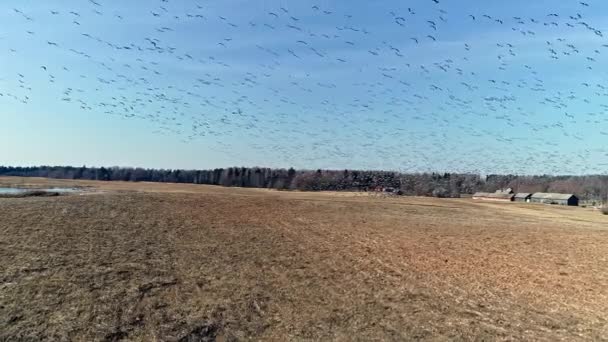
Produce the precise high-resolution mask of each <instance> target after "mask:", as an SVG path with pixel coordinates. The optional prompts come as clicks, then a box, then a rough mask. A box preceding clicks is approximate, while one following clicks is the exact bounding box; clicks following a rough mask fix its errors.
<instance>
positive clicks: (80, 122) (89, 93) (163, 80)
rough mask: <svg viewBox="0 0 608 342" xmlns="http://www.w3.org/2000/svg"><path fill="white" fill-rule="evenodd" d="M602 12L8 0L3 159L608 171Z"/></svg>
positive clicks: (2, 10)
mask: <svg viewBox="0 0 608 342" xmlns="http://www.w3.org/2000/svg"><path fill="white" fill-rule="evenodd" d="M588 5H589V6H584V5H581V4H580V3H579V1H570V0H569V1H560V2H559V3H558V2H556V1H535V2H530V1H511V2H508V3H507V2H498V1H490V2H489V1H483V2H482V1H472V0H469V1H458V2H456V1H449V2H448V1H446V0H443V1H440V3H439V4H436V3H434V2H433V1H431V0H428V1H427V0H424V1H423V0H419V1H412V2H408V3H407V4H405V3H403V2H398V1H374V2H370V1H316V2H312V1H264V2H251V1H219V0H209V1H204V0H201V1H177V0H167V1H163V0H158V1H129V2H126V1H115V0H95V1H78V2H75V1H54V2H53V3H52V4H51V3H50V2H42V1H5V2H3V4H2V5H1V7H0V20H1V22H2V23H3V25H2V27H1V28H0V46H1V48H2V49H3V50H2V51H3V52H2V53H1V54H0V95H1V96H0V108H1V112H0V115H1V118H2V121H1V122H2V125H0V146H2V147H4V148H3V149H2V152H1V153H0V164H4V165H9V164H10V165H37V164H53V165H65V164H70V165H83V164H86V165H95V166H101V165H121V166H143V167H159V168H160V167H163V168H212V167H225V166H234V165H239V166H240V165H245V166H254V165H258V166H272V167H289V166H294V167H298V168H338V169H341V168H366V169H367V168H370V169H390V170H401V171H465V172H482V173H491V172H497V173H509V172H513V173H552V174H555V173H567V174H584V173H604V172H605V171H604V170H606V169H607V168H608V148H606V147H605V146H606V141H607V138H608V116H607V115H606V112H607V111H608V97H606V95H607V94H608V89H605V88H604V87H608V84H605V83H604V80H606V79H607V77H606V76H607V73H606V71H607V70H606V67H605V65H606V61H607V60H606V55H607V54H608V39H607V37H608V28H606V27H605V24H604V23H606V22H607V21H606V17H607V15H608V4H606V3H604V2H602V1H599V0H594V1H588ZM71 12H72V13H71ZM554 14H557V16H555V15H554ZM473 17H474V18H473ZM604 32H605V33H604ZM604 35H606V37H604ZM604 45H606V46H604Z"/></svg>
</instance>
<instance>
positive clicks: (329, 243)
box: [0, 178, 608, 341]
mask: <svg viewBox="0 0 608 342" xmlns="http://www.w3.org/2000/svg"><path fill="white" fill-rule="evenodd" d="M2 184H4V185H6V184H12V185H15V184H21V185H28V184H29V185H31V186H41V185H43V184H44V186H49V185H57V186H66V185H68V186H73V185H75V184H76V185H80V186H86V187H89V188H91V189H98V190H102V191H99V192H87V193H86V194H83V195H66V196H59V197H53V198H51V197H40V198H34V197H30V198H2V199H0V340H2V341H3V340H7V341H8V340H10V341H13V340H56V341H62V340H66V341H67V340H76V341H93V340H107V341H115V340H121V339H125V340H135V341H165V340H167V341H179V340H181V341H199V340H200V341H212V340H218V341H231V340H246V339H254V340H273V341H285V340H296V341H303V340H310V341H312V340H338V341H352V340H398V341H402V340H417V339H421V340H439V341H447V340H527V341H529V340H540V341H556V340H567V341H574V340H608V217H607V216H603V215H601V214H600V213H599V212H597V211H592V210H590V209H583V208H562V207H550V206H541V205H530V204H509V203H479V202H474V201H472V200H470V199H460V200H439V199H431V198H380V197H371V196H365V195H363V194H353V193H300V192H278V191H267V190H259V189H230V188H220V187H210V186H200V185H177V184H150V183H137V184H134V183H122V182H112V183H110V182H108V183H104V182H88V181H79V182H74V181H58V180H44V179H31V178H30V179H23V178H0V186H1V185H2Z"/></svg>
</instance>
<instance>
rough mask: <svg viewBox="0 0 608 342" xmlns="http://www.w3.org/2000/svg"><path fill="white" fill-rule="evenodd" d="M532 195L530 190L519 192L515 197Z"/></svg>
mask: <svg viewBox="0 0 608 342" xmlns="http://www.w3.org/2000/svg"><path fill="white" fill-rule="evenodd" d="M530 196H532V194H531V193H529V192H518V193H517V194H516V195H515V198H528V197H530Z"/></svg>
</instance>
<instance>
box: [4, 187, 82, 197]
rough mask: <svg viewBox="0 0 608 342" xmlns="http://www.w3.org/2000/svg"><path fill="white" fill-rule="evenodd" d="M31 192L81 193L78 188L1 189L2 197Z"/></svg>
mask: <svg viewBox="0 0 608 342" xmlns="http://www.w3.org/2000/svg"><path fill="white" fill-rule="evenodd" d="M29 191H46V192H58V193H62V194H64V193H74V192H79V191H81V190H80V189H76V188H46V189H23V188H3V187H0V195H19V194H22V193H26V192H29Z"/></svg>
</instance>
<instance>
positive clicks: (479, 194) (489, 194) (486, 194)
mask: <svg viewBox="0 0 608 342" xmlns="http://www.w3.org/2000/svg"><path fill="white" fill-rule="evenodd" d="M513 196H514V195H513V194H507V193H497V192H476V193H475V194H474V195H473V197H485V198H504V199H508V198H513Z"/></svg>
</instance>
